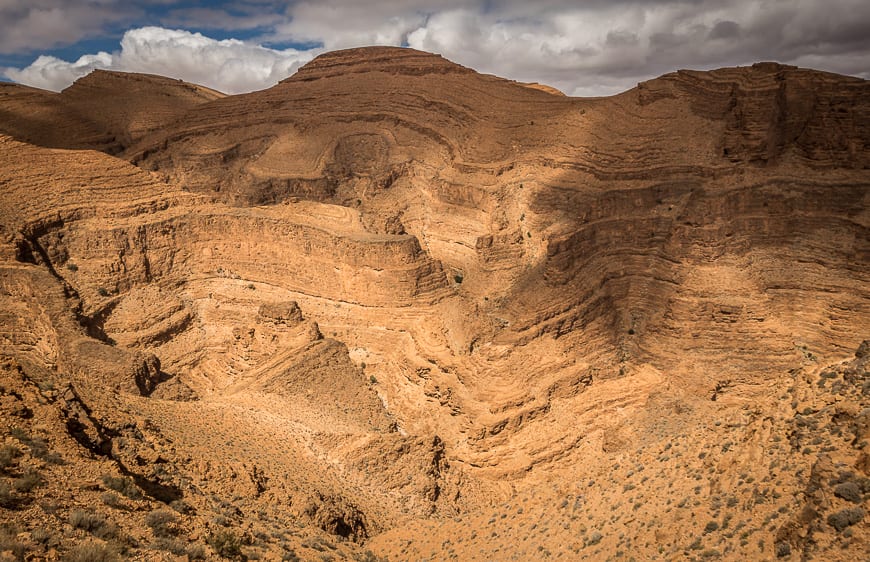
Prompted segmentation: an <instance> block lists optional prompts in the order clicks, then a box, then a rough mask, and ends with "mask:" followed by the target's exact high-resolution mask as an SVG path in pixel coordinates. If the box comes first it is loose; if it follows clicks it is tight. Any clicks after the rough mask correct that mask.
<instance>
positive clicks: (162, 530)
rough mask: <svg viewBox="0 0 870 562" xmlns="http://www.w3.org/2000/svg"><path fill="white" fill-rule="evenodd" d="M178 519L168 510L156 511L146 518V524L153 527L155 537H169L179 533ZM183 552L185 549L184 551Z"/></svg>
mask: <svg viewBox="0 0 870 562" xmlns="http://www.w3.org/2000/svg"><path fill="white" fill-rule="evenodd" d="M177 522H178V517H176V515H175V514H174V513H173V512H171V511H169V510H167V509H156V510H154V511H152V512H151V513H149V514H148V515H146V516H145V524H146V525H148V526H149V527H151V530H152V531H153V532H154V536H155V537H169V536H172V535H175V534H176V533H177V532H178V531H177V529H176V527H175V525H176V523H177ZM182 550H183V549H182Z"/></svg>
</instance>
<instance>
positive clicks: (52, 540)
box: [30, 527, 60, 547]
mask: <svg viewBox="0 0 870 562" xmlns="http://www.w3.org/2000/svg"><path fill="white" fill-rule="evenodd" d="M30 538H31V539H33V542H35V543H36V544H41V545H44V546H48V547H52V546H57V545H58V544H59V542H60V541H59V540H58V539H57V537H56V536H55V535H54V533H53V532H52V531H51V529H48V528H46V527H37V528H35V529H33V530H32V531H30Z"/></svg>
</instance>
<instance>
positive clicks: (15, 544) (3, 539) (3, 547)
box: [0, 527, 27, 560]
mask: <svg viewBox="0 0 870 562" xmlns="http://www.w3.org/2000/svg"><path fill="white" fill-rule="evenodd" d="M0 552H9V553H10V554H12V557H13V558H14V559H15V560H24V556H25V555H26V554H27V545H26V544H24V543H23V542H20V541H19V540H18V538H17V537H16V536H15V532H13V530H12V529H7V528H5V527H0Z"/></svg>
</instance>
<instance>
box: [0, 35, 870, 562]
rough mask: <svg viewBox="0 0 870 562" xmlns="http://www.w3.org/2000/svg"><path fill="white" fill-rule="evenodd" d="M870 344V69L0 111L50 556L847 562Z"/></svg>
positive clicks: (3, 266) (86, 85)
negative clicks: (562, 89)
mask: <svg viewBox="0 0 870 562" xmlns="http://www.w3.org/2000/svg"><path fill="white" fill-rule="evenodd" d="M868 334H870V86H868V84H867V82H866V81H863V80H860V79H857V78H849V77H844V76H838V75H833V74H829V73H823V72H817V71H813V70H807V69H800V68H794V67H788V66H783V65H778V64H774V63H762V64H757V65H754V66H752V67H744V68H726V69H720V70H716V71H710V72H697V71H679V72H675V73H671V74H667V75H665V76H662V77H660V78H658V79H655V80H651V81H648V82H645V83H641V84H639V85H638V86H637V87H636V88H634V89H632V90H629V91H627V92H625V93H623V94H620V95H617V96H612V97H606V98H589V99H582V98H571V97H567V96H563V95H560V94H559V93H558V92H555V91H552V89H548V88H546V87H542V86H539V85H533V86H529V85H524V84H520V83H516V82H511V81H508V80H504V79H501V78H498V77H494V76H486V75H481V74H478V73H476V72H474V71H472V70H470V69H467V68H464V67H461V66H459V65H456V64H454V63H452V62H450V61H447V60H445V59H443V58H441V57H439V56H437V55H431V54H428V53H422V52H419V51H414V50H411V49H396V48H386V47H372V48H366V49H354V50H349V51H337V52H333V53H327V54H325V55H322V56H320V57H318V58H317V59H315V60H313V61H312V62H310V63H308V64H307V65H306V66H304V67H303V68H301V69H300V70H299V71H298V72H297V73H296V74H295V75H293V76H291V77H289V78H287V79H286V80H284V81H283V82H281V83H280V84H278V85H276V86H274V87H273V88H270V89H268V90H264V91H261V92H253V93H250V94H243V95H237V96H223V95H222V94H219V93H217V92H213V91H210V90H207V89H205V88H201V87H198V86H194V85H188V84H185V83H182V82H179V81H175V80H169V79H165V78H161V77H156V76H147V75H125V74H122V73H113V72H95V73H93V74H91V75H89V76H87V77H85V78H83V79H81V80H79V81H78V82H76V83H75V84H74V85H73V86H71V87H70V88H68V89H67V90H64V91H63V92H62V93H60V94H53V93H50V92H42V91H39V90H34V89H32V88H26V87H23V86H17V85H2V86H0V366H2V369H0V370H2V372H0V410H2V419H3V421H4V424H3V428H2V435H0V439H2V440H3V444H2V446H3V449H2V450H0V471H2V480H0V520H3V521H5V522H6V523H7V525H6V526H5V527H4V529H5V530H4V531H2V533H5V534H3V535H0V551H5V550H10V551H12V555H13V556H15V555H16V553H21V558H22V559H23V558H24V556H25V555H24V552H25V551H26V552H28V553H32V555H33V556H35V557H36V558H38V559H43V558H47V559H55V558H57V557H58V556H69V555H71V553H75V552H77V551H76V549H83V548H92V549H96V550H99V549H103V550H106V551H112V552H117V553H123V556H124V557H125V558H129V559H134V560H163V559H166V560H170V559H173V558H171V556H170V555H178V556H183V555H185V554H186V555H187V556H188V557H189V558H191V559H196V558H199V557H201V556H202V557H205V558H210V557H215V556H217V555H218V554H220V553H222V554H224V555H226V557H233V556H236V555H238V556H242V555H243V556H247V557H250V558H252V559H256V558H257V557H260V558H262V559H269V560H271V559H274V560H281V559H285V560H288V559H289V560H292V559H294V558H293V556H296V557H298V558H299V559H303V560H309V559H310V560H324V559H357V560H373V559H376V558H389V559H390V560H424V559H427V560H448V559H456V560H493V559H516V560H538V559H543V558H547V557H552V558H559V557H561V558H562V559H564V560H575V559H578V558H589V559H595V560H598V559H601V560H604V559H608V558H612V559H628V558H630V557H634V558H635V559H637V560H652V559H660V560H675V559H685V558H687V557H696V558H706V559H727V560H745V559H773V558H776V557H780V558H782V559H785V560H804V559H813V558H815V559H824V560H852V559H854V558H855V557H856V555H858V557H860V553H862V552H867V551H868V550H870V525H868V520H867V518H866V517H865V511H866V510H867V509H868V508H870V504H868V500H870V478H868V476H870V379H868V377H867V368H866V364H867V357H868V356H870V350H868V348H867V345H868V344H867V343H863V344H862V341H864V340H866V339H870V335H868ZM101 518H102V519H101ZM109 520H111V521H113V522H114V523H110V522H109ZM207 544H208V546H207ZM234 547H237V548H234ZM16 549H17V550H16ZM237 549H238V552H236V550H237ZM291 553H292V554H291ZM29 555H30V554H28V556H29ZM79 559H87V558H79ZM182 559H183V558H182Z"/></svg>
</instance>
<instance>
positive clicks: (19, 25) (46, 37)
mask: <svg viewBox="0 0 870 562" xmlns="http://www.w3.org/2000/svg"><path fill="white" fill-rule="evenodd" d="M141 13H142V12H141V9H140V8H138V7H137V6H136V5H135V2H116V1H114V0H67V1H64V2H58V1H57V0H0V24H2V28H3V33H0V53H14V52H20V51H29V50H33V49H47V48H52V47H55V46H58V45H68V44H71V43H75V42H76V41H79V40H81V39H84V38H87V37H92V36H95V35H98V34H100V33H103V32H105V30H106V28H107V27H108V26H110V25H112V24H117V23H121V22H124V21H129V20H130V19H132V18H134V17H136V16H137V15H139V14H141Z"/></svg>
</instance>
